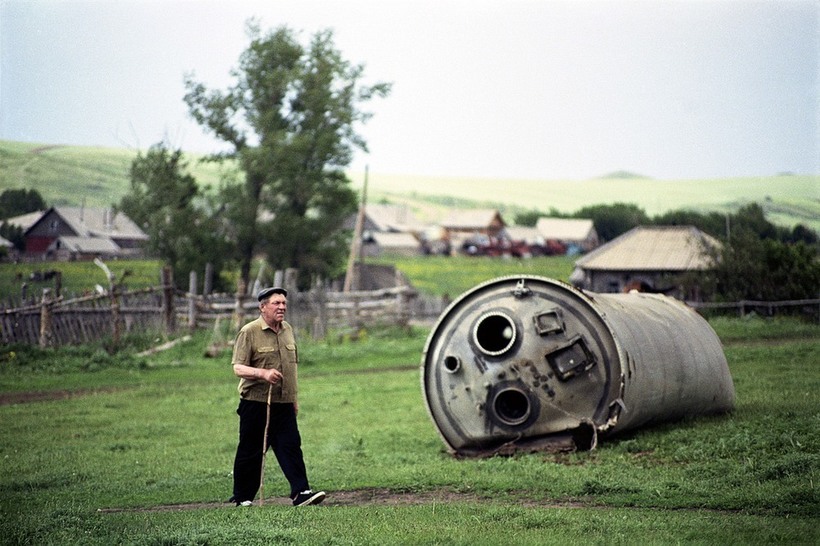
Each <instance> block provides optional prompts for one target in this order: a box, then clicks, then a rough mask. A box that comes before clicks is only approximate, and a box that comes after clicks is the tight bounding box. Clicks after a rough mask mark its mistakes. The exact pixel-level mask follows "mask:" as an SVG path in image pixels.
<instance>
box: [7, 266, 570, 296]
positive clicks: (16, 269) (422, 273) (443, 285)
mask: <svg viewBox="0 0 820 546" xmlns="http://www.w3.org/2000/svg"><path fill="white" fill-rule="evenodd" d="M574 260H575V258H572V257H567V256H554V257H538V258H532V259H522V260H517V259H516V260H503V259H496V258H486V257H467V256H453V257H442V256H428V257H424V258H419V257H415V258H408V257H385V258H381V259H378V260H376V259H373V260H372V261H373V263H385V264H392V265H395V266H396V267H397V268H398V269H399V270H401V271H403V272H404V273H405V274H406V275H407V276H408V277H409V278H410V280H411V283H412V285H413V286H414V287H415V288H416V289H418V290H420V291H421V292H424V293H426V294H431V295H436V296H443V295H445V294H447V295H449V296H451V297H455V296H457V295H459V294H460V293H462V292H464V291H465V290H467V289H469V288H471V287H472V286H474V285H476V284H478V283H480V282H484V281H486V280H489V279H492V278H495V277H501V276H504V275H514V274H528V275H541V276H545V277H551V278H554V279H560V280H563V281H566V280H567V279H568V278H569V275H570V273H572V268H573V262H574ZM107 265H108V267H109V269H110V270H111V272H112V273H113V274H114V276H115V277H116V279H117V280H118V281H120V280H122V281H123V283H124V286H125V287H126V288H128V289H138V288H144V287H148V286H157V285H159V281H160V271H161V268H162V265H161V263H160V262H159V261H157V260H119V261H111V262H109V263H108V264H107ZM49 270H56V271H60V272H61V274H62V288H63V294H64V295H66V296H69V297H70V296H71V295H81V294H84V293H87V292H93V291H94V290H95V286H96V285H98V284H99V285H101V286H103V287H106V288H107V286H108V285H107V279H106V276H105V273H103V270H102V269H100V268H99V267H98V266H96V265H94V263H93V262H50V263H19V264H14V263H0V302H2V301H8V300H9V299H11V300H14V301H19V298H20V297H21V293H22V291H23V289H22V287H23V284H25V285H26V290H27V292H28V295H29V296H30V297H33V298H34V299H35V300H39V298H40V297H41V295H42V290H43V289H44V288H52V287H53V286H54V281H53V280H48V281H40V282H36V281H32V280H31V275H32V273H35V272H40V273H43V272H45V271H49ZM199 274H200V276H202V275H204V272H199ZM255 274H256V271H255V270H254V271H253V275H255ZM175 275H176V276H179V275H180V273H179V272H175ZM182 278H183V279H187V278H188V274H187V273H184V274H182Z"/></svg>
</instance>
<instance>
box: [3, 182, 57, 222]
mask: <svg viewBox="0 0 820 546" xmlns="http://www.w3.org/2000/svg"><path fill="white" fill-rule="evenodd" d="M45 208H46V202H45V200H44V199H43V196H42V195H40V192H38V191H37V190H34V189H30V190H27V189H25V188H19V189H18V188H15V189H8V190H3V193H0V218H11V217H12V216H20V215H21V214H26V213H29V212H35V211H38V210H44V209H45Z"/></svg>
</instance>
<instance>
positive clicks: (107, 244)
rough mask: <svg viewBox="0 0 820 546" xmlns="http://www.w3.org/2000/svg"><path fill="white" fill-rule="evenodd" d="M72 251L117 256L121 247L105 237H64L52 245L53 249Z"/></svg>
mask: <svg viewBox="0 0 820 546" xmlns="http://www.w3.org/2000/svg"><path fill="white" fill-rule="evenodd" d="M58 245H59V248H60V249H64V250H70V251H72V252H87V253H89V254H117V253H119V252H120V247H119V246H117V243H115V242H114V241H112V240H111V239H108V238H104V237H73V236H69V235H63V236H62V237H58V238H57V241H55V242H53V243H52V244H51V247H50V248H52V249H56V248H57V246H58Z"/></svg>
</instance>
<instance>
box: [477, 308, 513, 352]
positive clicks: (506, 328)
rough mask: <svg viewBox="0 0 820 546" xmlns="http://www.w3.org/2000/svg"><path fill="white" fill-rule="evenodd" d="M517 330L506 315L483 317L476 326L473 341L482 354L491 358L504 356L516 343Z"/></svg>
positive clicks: (493, 313) (497, 314) (492, 314)
mask: <svg viewBox="0 0 820 546" xmlns="http://www.w3.org/2000/svg"><path fill="white" fill-rule="evenodd" d="M515 336H516V329H515V323H514V322H513V320H512V319H511V318H510V317H508V316H507V315H505V314H504V313H499V312H497V311H496V312H492V313H487V314H486V315H483V316H482V317H481V318H480V319H478V322H477V323H476V325H475V330H474V331H473V339H475V343H476V345H477V346H478V348H479V349H481V352H483V353H484V354H487V355H490V356H497V355H500V354H504V353H505V352H507V351H509V350H510V347H512V346H513V343H515Z"/></svg>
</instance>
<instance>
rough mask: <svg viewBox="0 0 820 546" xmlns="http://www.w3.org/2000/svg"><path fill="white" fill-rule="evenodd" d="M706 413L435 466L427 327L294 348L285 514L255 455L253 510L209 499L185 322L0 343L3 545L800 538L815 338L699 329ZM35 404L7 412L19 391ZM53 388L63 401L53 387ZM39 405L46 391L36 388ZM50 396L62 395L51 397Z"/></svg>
mask: <svg viewBox="0 0 820 546" xmlns="http://www.w3.org/2000/svg"><path fill="white" fill-rule="evenodd" d="M713 325H714V327H715V328H716V331H717V332H718V334H719V335H720V336H721V339H722V340H724V343H725V349H726V355H727V359H728V361H729V365H730V369H731V372H732V375H733V378H734V381H735V386H736V389H737V408H736V410H735V411H734V412H733V413H732V414H730V415H726V416H720V417H711V418H700V419H692V420H688V421H685V422H681V423H672V424H666V425H662V426H657V427H653V428H647V429H641V430H638V431H634V432H632V433H628V434H627V435H625V436H622V437H618V438H611V439H609V440H605V441H603V442H602V443H601V445H600V446H599V447H598V449H596V450H595V451H592V452H585V453H576V454H569V455H566V454H565V455H550V454H543V453H542V454H530V455H519V456H515V457H511V458H502V457H497V458H490V459H469V460H456V459H454V458H452V457H451V456H450V455H448V454H447V453H446V452H445V450H444V446H443V443H442V442H441V440H440V439H439V437H438V434H437V432H436V430H435V427H434V425H433V424H432V422H431V420H430V419H429V417H428V416H427V414H426V410H425V408H424V404H423V397H422V393H421V389H420V382H419V372H418V366H419V362H420V357H421V351H422V347H423V345H424V341H425V339H426V336H427V331H426V330H423V329H415V330H413V331H412V332H410V333H409V334H408V333H402V332H400V331H379V330H374V331H370V332H368V333H367V335H366V336H364V337H363V338H362V340H361V341H359V342H355V343H353V342H344V343H342V342H338V341H334V342H314V341H311V340H310V339H309V338H308V337H307V336H304V337H303V338H300V344H301V345H300V353H301V355H302V366H301V371H300V381H301V412H300V416H299V418H300V426H301V429H302V435H303V440H304V450H305V454H306V459H307V464H308V469H309V471H310V475H311V480H312V482H313V484H314V485H315V486H317V487H321V488H323V489H325V490H327V491H328V494H329V496H328V500H327V501H326V503H325V504H324V505H322V506H318V507H310V508H307V509H300V510H297V509H294V508H292V507H290V506H288V505H287V504H286V503H285V502H283V501H282V500H281V498H282V495H284V494H285V493H286V491H287V487H286V484H285V482H284V479H283V478H282V476H281V474H280V473H279V471H278V468H277V467H276V465H275V463H274V462H273V461H274V459H273V457H271V458H270V459H269V467H268V472H267V473H266V486H265V492H266V495H267V497H268V499H267V500H268V502H266V504H265V506H263V507H258V506H254V507H251V508H246V509H237V508H234V507H232V506H231V505H227V504H225V503H224V501H225V500H226V499H227V497H228V496H229V495H230V489H231V476H230V472H231V465H232V459H233V451H234V448H235V442H236V424H237V417H236V415H235V414H234V409H235V406H236V396H237V395H236V390H235V388H236V379H235V378H234V377H233V376H232V374H231V371H230V365H229V360H230V355H229V354H228V353H227V352H224V353H223V354H222V355H221V356H220V357H219V358H215V359H214V358H205V357H204V356H202V355H203V353H204V348H205V346H206V345H207V344H208V343H209V342H210V341H211V339H210V334H209V333H207V332H200V333H198V334H197V335H196V336H195V337H194V339H193V340H191V341H190V342H187V343H182V344H180V345H178V346H177V347H175V348H173V349H171V350H169V351H166V352H162V353H158V354H156V355H153V356H151V357H147V358H139V357H136V356H134V353H135V352H136V351H137V350H138V349H139V348H142V347H144V346H146V345H149V344H150V343H152V340H151V339H148V338H145V339H140V340H136V341H134V345H133V346H129V349H127V350H126V351H124V352H123V353H121V354H119V355H116V356H110V355H108V354H107V353H105V352H104V351H101V350H100V349H96V348H94V347H90V346H89V347H80V348H71V349H61V350H47V351H41V350H37V349H30V348H25V347H13V348H9V347H6V348H3V349H1V350H0V395H2V396H3V397H4V399H5V400H6V401H10V400H12V398H10V397H11V396H12V394H14V395H15V396H17V398H14V400H16V401H17V402H16V403H7V404H4V405H0V458H1V459H2V461H3V464H2V466H0V489H1V490H2V491H0V492H2V496H1V497H0V513H1V514H2V518H0V533H2V534H1V535H0V536H2V537H3V543H6V544H116V543H121V544H239V543H241V544H287V543H300V544H488V545H489V544H545V543H546V544H567V543H569V544H589V543H597V544H669V543H682V544H773V543H779V544H784V543H785V544H815V543H817V542H818V540H820V535H818V531H817V523H818V515H820V510H818V506H820V503H819V502H818V501H819V500H820V498H818V497H819V495H818V483H820V475H818V469H820V435H818V434H817V430H820V402H818V398H817V394H816V393H817V392H818V390H820V370H819V369H818V367H817V363H818V362H820V327H819V326H817V325H812V324H805V323H798V322H793V321H787V320H776V321H764V320H762V319H748V320H740V319H719V320H715V321H714V322H713ZM34 392H40V393H42V392H50V393H52V395H54V397H53V398H54V399H50V400H49V399H42V400H40V401H33V402H23V401H22V400H23V399H24V398H25V395H24V394H23V393H29V396H30V395H31V393H34ZM72 393H73V395H71V396H68V395H69V394H72ZM58 394H59V395H60V396H57V395H58ZM66 396H68V397H66Z"/></svg>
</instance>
